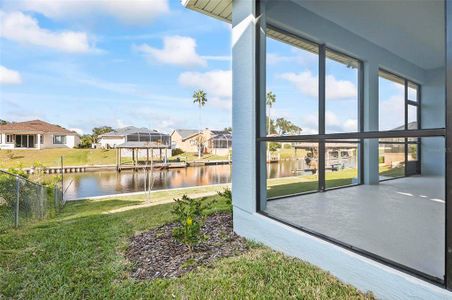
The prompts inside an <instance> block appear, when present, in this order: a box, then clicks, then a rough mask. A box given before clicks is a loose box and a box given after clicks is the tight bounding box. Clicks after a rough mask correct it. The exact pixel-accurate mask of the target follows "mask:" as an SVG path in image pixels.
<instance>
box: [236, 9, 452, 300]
mask: <svg viewBox="0 0 452 300" xmlns="http://www.w3.org/2000/svg"><path fill="white" fill-rule="evenodd" d="M256 2H258V3H259V2H260V3H262V4H261V5H262V6H263V7H264V6H265V5H268V6H267V9H268V10H266V11H264V13H263V14H262V15H259V17H260V18H259V19H257V17H258V11H257V8H256V5H257V4H256ZM264 8H265V7H264ZM258 20H259V21H258ZM266 22H271V24H272V25H275V26H278V27H280V28H282V29H285V30H287V31H290V32H293V33H295V34H300V35H301V36H308V37H311V38H313V37H314V38H316V39H317V42H318V43H326V44H327V45H328V46H330V47H332V48H334V49H340V50H341V51H342V52H344V53H346V54H349V55H352V56H354V57H357V58H359V59H361V60H362V61H364V77H365V78H364V85H365V86H366V89H365V96H364V98H365V99H364V101H365V107H364V111H365V112H364V117H365V122H366V123H365V128H364V129H365V130H367V131H373V130H377V129H378V69H379V67H382V68H385V69H387V70H389V71H392V72H394V73H397V74H401V75H404V76H405V77H407V78H409V79H411V80H413V81H415V82H418V83H421V84H423V83H424V82H425V76H426V75H425V71H424V70H422V69H420V68H419V67H417V66H415V65H413V64H411V63H409V62H408V61H406V60H404V59H401V58H400V57H397V56H396V55H394V54H392V53H391V52H389V51H387V50H385V49H383V48H381V47H379V46H377V45H375V44H373V43H371V42H369V41H367V40H365V39H363V38H361V37H359V36H357V35H355V34H353V33H351V32H349V31H347V30H345V29H344V28H341V27H339V26H337V25H336V24H334V23H332V22H330V21H328V20H325V19H323V18H321V17H319V16H318V15H315V14H313V13H312V12H310V11H308V10H306V9H304V8H302V7H300V6H299V5H296V4H294V3H293V2H291V1H285V0H280V1H273V2H271V3H266V2H261V1H249V0H235V1H234V2H233V13H232V26H233V28H232V45H233V48H232V71H233V106H232V107H233V108H232V111H233V117H232V119H233V128H234V136H233V145H234V148H235V149H238V150H237V151H234V152H233V158H232V160H233V165H234V168H233V169H232V187H233V189H232V192H233V207H234V215H233V217H234V230H235V231H236V232H237V233H238V234H239V235H242V236H245V237H247V238H249V239H252V240H255V241H258V242H262V243H264V244H266V245H268V246H270V247H272V248H273V249H276V250H279V251H283V252H285V253H286V254H288V255H291V256H295V257H298V258H301V259H303V260H306V261H308V262H310V263H313V264H315V265H317V266H319V267H321V268H323V269H324V270H327V271H329V272H331V273H332V274H333V275H334V276H337V277H338V278H339V279H340V280H342V281H344V282H346V283H349V284H352V285H354V286H356V287H357V288H358V289H360V290H361V291H364V292H366V291H369V290H371V291H372V292H373V293H374V295H375V296H376V297H377V298H381V299H411V298H418V299H452V294H451V293H450V292H448V291H447V290H445V289H442V288H440V287H437V286H435V285H432V284H429V283H427V282H425V281H423V280H420V279H417V278H415V277H413V276H410V275H407V274H405V273H403V272H400V271H398V270H396V269H394V268H391V267H388V266H386V265H384V264H381V263H379V262H377V261H375V260H371V259H367V258H365V257H363V256H361V255H358V254H356V253H354V252H352V251H349V250H346V249H344V248H341V247H338V246H336V245H334V244H332V243H329V242H326V241H324V240H322V239H320V238H317V237H314V236H312V235H309V234H307V233H304V232H302V231H300V230H297V229H294V228H292V227H290V226H287V225H285V224H282V223H281V222H277V221H274V220H272V219H270V218H268V217H266V216H263V215H261V214H260V213H258V212H257V209H256V204H257V200H258V199H257V195H258V194H259V195H260V206H261V208H262V207H265V201H262V199H265V198H266V194H265V193H266V191H265V185H263V184H262V183H263V182H258V181H257V178H259V177H258V176H257V175H258V174H259V173H260V174H261V175H264V172H265V171H264V170H265V168H264V167H263V166H262V164H263V163H265V162H263V161H262V160H261V161H260V162H259V164H258V163H257V160H256V154H259V155H260V156H261V157H265V149H263V148H261V149H259V148H257V147H256V145H257V143H256V137H257V136H258V133H259V132H261V133H263V132H265V124H264V121H263V120H265V111H264V109H263V107H265V104H264V105H262V104H263V103H261V105H259V103H257V102H258V99H261V101H262V102H263V101H264V99H265V90H266V89H265V77H264V75H263V74H265V34H264V32H265V26H266ZM257 37H260V43H259V38H257ZM262 40H264V42H263V41H262ZM256 58H257V59H256ZM258 71H259V72H258ZM425 92H426V93H428V90H427V91H425ZM443 99H444V98H443ZM256 113H258V114H259V115H260V116H261V117H260V121H261V122H260V123H259V124H257V125H258V126H256ZM365 147H366V149H365V151H366V152H365V154H366V161H365V164H366V168H365V169H366V172H367V173H366V174H365V183H367V184H377V183H378V141H376V142H375V140H374V141H370V140H369V141H366V145H365ZM443 162H444V160H443ZM260 178H261V180H263V179H262V178H265V176H260ZM258 189H259V190H258Z"/></svg>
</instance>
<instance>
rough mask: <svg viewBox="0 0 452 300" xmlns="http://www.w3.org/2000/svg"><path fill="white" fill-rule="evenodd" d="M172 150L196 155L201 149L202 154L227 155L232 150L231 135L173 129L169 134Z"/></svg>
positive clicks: (219, 131)
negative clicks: (199, 148)
mask: <svg viewBox="0 0 452 300" xmlns="http://www.w3.org/2000/svg"><path fill="white" fill-rule="evenodd" d="M171 141H172V148H173V149H176V148H178V149H181V150H182V151H184V152H191V153H196V152H198V147H202V153H205V154H216V155H228V154H229V151H230V150H231V148H232V135H231V133H230V132H229V131H225V130H211V129H208V128H206V129H204V130H202V131H200V130H195V129H175V130H174V131H173V132H172V133H171Z"/></svg>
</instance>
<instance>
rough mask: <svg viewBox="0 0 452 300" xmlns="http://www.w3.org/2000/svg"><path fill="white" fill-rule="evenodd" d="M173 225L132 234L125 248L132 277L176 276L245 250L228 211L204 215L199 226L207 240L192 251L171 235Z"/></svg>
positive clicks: (244, 242)
mask: <svg viewBox="0 0 452 300" xmlns="http://www.w3.org/2000/svg"><path fill="white" fill-rule="evenodd" d="M174 227H176V224H174V223H171V224H167V225H163V226H161V227H158V228H155V229H152V230H150V231H148V232H145V233H142V234H140V235H137V236H135V237H133V238H132V240H131V244H130V246H129V248H128V249H127V252H126V256H127V258H128V259H129V261H131V262H132V264H133V269H132V277H134V278H138V279H155V278H175V277H179V276H181V275H183V274H185V273H187V272H190V271H191V270H193V269H195V268H197V267H198V266H200V265H208V264H210V263H212V262H213V261H214V260H216V259H218V258H221V257H229V256H234V255H238V254H240V253H243V252H244V251H247V250H248V246H247V244H246V241H245V240H244V239H243V238H241V237H239V236H238V235H236V234H235V233H234V231H233V229H232V217H231V215H230V214H227V213H218V214H215V215H212V216H209V217H208V218H207V220H206V222H205V224H204V226H203V227H202V229H201V231H202V233H203V234H204V235H205V236H206V240H205V241H203V242H202V243H200V244H199V245H198V246H195V247H194V249H193V252H192V253H190V252H189V251H188V249H187V247H186V246H185V245H183V244H181V243H179V242H178V241H176V240H175V239H174V238H173V237H172V232H173V229H174Z"/></svg>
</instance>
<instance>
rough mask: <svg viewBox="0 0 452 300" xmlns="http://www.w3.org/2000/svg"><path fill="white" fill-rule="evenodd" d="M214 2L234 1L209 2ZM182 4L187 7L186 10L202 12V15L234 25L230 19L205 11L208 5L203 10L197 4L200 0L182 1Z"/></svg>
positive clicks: (216, 0) (217, 0)
mask: <svg viewBox="0 0 452 300" xmlns="http://www.w3.org/2000/svg"><path fill="white" fill-rule="evenodd" d="M213 1H214V2H218V3H220V2H224V1H229V2H231V3H232V0H208V2H213ZM181 2H182V5H183V6H185V7H186V8H189V9H191V10H194V11H197V12H200V13H202V14H205V15H207V16H209V17H213V18H215V19H218V20H221V21H224V22H227V23H232V20H231V19H228V18H226V17H223V16H221V15H218V14H215V13H213V12H210V11H207V10H205V9H204V8H206V7H208V3H207V4H205V5H204V8H201V7H199V6H197V4H198V3H199V1H198V0H181ZM228 5H229V4H228Z"/></svg>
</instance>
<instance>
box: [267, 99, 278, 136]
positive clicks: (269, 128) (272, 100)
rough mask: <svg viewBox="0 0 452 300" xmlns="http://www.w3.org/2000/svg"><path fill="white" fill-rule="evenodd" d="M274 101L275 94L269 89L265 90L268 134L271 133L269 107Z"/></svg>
mask: <svg viewBox="0 0 452 300" xmlns="http://www.w3.org/2000/svg"><path fill="white" fill-rule="evenodd" d="M275 101H276V95H275V94H273V92H272V91H269V92H267V102H266V104H267V106H268V129H267V130H268V134H269V135H270V134H271V123H270V122H271V117H270V110H271V108H272V106H273V103H275Z"/></svg>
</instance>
